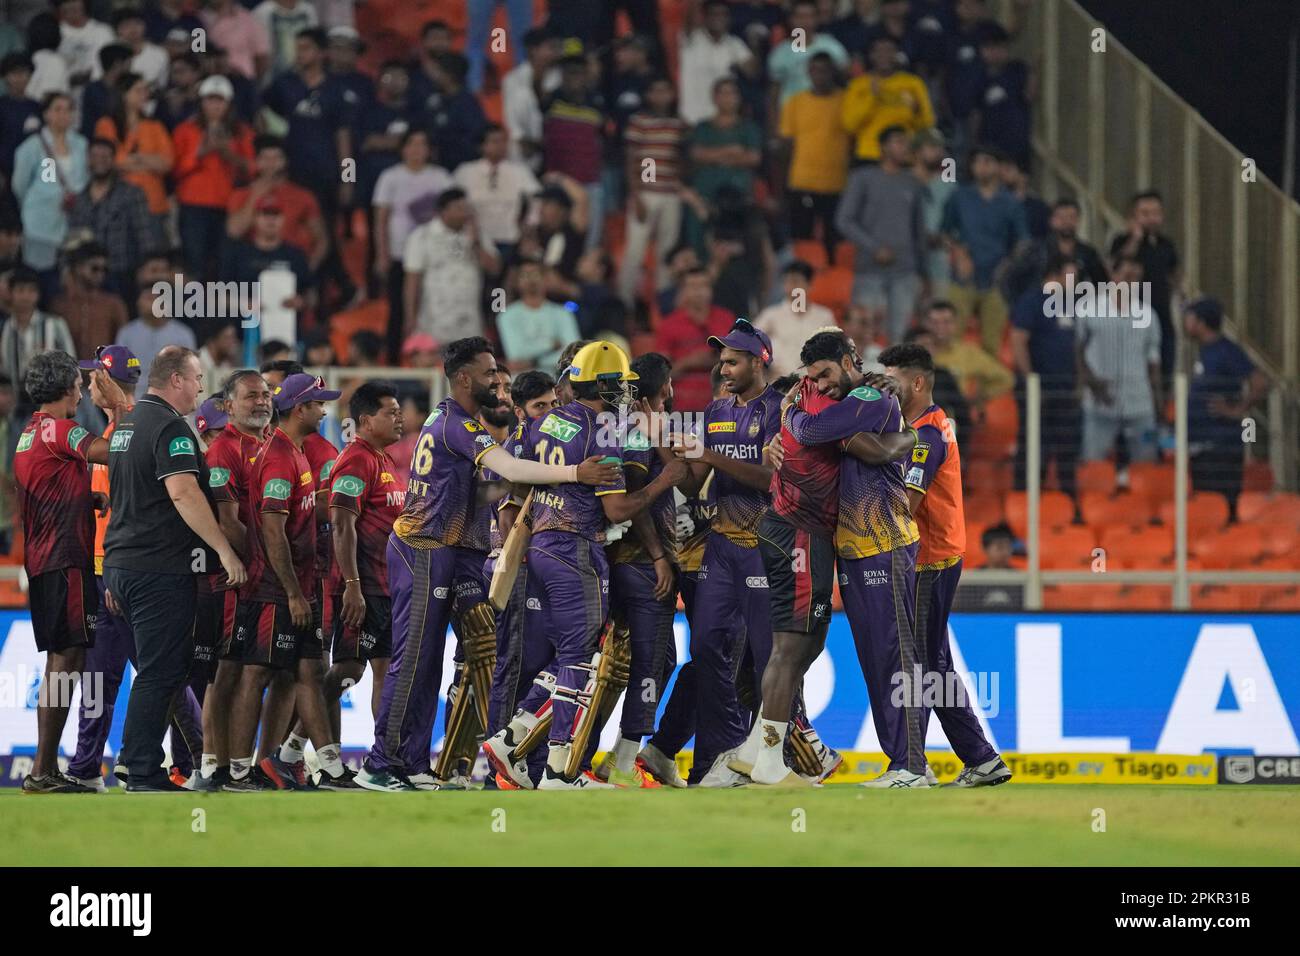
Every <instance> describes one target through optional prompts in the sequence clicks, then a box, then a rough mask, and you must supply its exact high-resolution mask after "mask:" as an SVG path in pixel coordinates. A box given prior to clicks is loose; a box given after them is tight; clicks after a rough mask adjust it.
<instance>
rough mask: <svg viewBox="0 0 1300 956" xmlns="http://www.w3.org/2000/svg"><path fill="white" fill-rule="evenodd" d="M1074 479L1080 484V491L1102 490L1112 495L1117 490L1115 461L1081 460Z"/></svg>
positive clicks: (1102, 492) (1103, 492)
mask: <svg viewBox="0 0 1300 956" xmlns="http://www.w3.org/2000/svg"><path fill="white" fill-rule="evenodd" d="M1074 479H1075V481H1076V482H1077V483H1078V485H1079V492H1080V494H1082V493H1083V492H1087V491H1095V492H1100V493H1101V494H1105V495H1111V494H1114V492H1115V463H1114V462H1113V461H1106V460H1104V459H1103V460H1101V461H1081V462H1079V467H1078V468H1077V469H1076V470H1075V473H1074Z"/></svg>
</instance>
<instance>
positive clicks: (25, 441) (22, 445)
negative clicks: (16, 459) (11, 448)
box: [15, 432, 116, 451]
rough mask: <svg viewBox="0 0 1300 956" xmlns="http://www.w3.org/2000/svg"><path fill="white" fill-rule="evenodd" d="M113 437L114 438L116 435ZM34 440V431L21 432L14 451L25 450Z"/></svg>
mask: <svg viewBox="0 0 1300 956" xmlns="http://www.w3.org/2000/svg"><path fill="white" fill-rule="evenodd" d="M114 437H115V438H116V436H114ZM35 441H36V433H35V432H23V437H22V438H20V439H18V447H17V448H16V449H15V451H27V450H28V449H29V448H31V447H32V443H33V442H35Z"/></svg>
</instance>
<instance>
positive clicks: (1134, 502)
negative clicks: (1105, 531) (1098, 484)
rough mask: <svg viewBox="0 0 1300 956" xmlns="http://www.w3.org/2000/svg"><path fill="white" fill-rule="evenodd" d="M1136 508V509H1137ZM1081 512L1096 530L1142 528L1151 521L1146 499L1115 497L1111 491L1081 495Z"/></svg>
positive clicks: (1128, 496) (1084, 518)
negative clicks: (1113, 527) (1114, 527)
mask: <svg viewBox="0 0 1300 956" xmlns="http://www.w3.org/2000/svg"><path fill="white" fill-rule="evenodd" d="M1135 506H1136V507H1135ZM1079 511H1080V512H1081V513H1082V514H1083V520H1084V521H1086V522H1087V523H1088V524H1090V525H1092V526H1093V527H1094V528H1098V529H1101V528H1108V527H1112V526H1118V527H1123V528H1133V527H1141V526H1142V525H1145V524H1146V523H1147V522H1148V521H1149V520H1150V517H1151V516H1150V513H1149V512H1148V510H1147V501H1146V499H1145V498H1134V496H1133V495H1127V494H1123V495H1113V494H1111V493H1110V492H1109V491H1085V492H1083V493H1082V494H1080V495H1079Z"/></svg>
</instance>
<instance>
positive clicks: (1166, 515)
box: [1160, 491, 1228, 538]
mask: <svg viewBox="0 0 1300 956" xmlns="http://www.w3.org/2000/svg"><path fill="white" fill-rule="evenodd" d="M1175 510H1176V509H1175V506H1174V502H1173V500H1172V499H1170V500H1169V501H1165V502H1162V503H1161V505H1160V521H1161V522H1162V523H1164V524H1167V525H1169V527H1171V528H1172V527H1173V526H1174V517H1175V516H1174V512H1175ZM1227 523H1228V499H1227V498H1225V497H1223V495H1221V494H1219V493H1218V492H1217V491H1194V492H1192V493H1191V494H1190V495H1188V496H1187V535H1188V537H1189V538H1190V537H1193V536H1199V535H1202V534H1207V533H1209V532H1212V531H1218V530H1219V529H1220V528H1222V527H1223V526H1224V525H1226V524H1227Z"/></svg>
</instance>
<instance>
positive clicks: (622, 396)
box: [568, 342, 640, 404]
mask: <svg viewBox="0 0 1300 956" xmlns="http://www.w3.org/2000/svg"><path fill="white" fill-rule="evenodd" d="M568 371H569V381H570V382H571V383H573V385H574V390H575V393H579V392H583V391H588V390H587V389H583V388H582V387H581V386H582V385H583V384H584V383H587V384H590V385H593V386H595V388H594V389H592V391H595V392H596V394H598V395H599V396H600V397H601V398H603V399H604V400H605V401H607V402H609V403H610V404H618V403H620V402H627V401H630V400H631V399H632V397H633V395H632V389H631V387H630V386H629V383H631V382H635V381H638V380H639V379H640V376H639V375H637V374H636V372H634V371H632V363H631V362H629V361H628V358H627V353H626V352H624V351H623V350H622V349H621V348H619V347H618V346H617V345H615V344H614V343H613V342H592V343H591V344H590V345H584V346H583V347H582V348H580V349H579V350H578V352H577V354H576V355H574V356H573V364H571V365H570V366H569V369H568Z"/></svg>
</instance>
